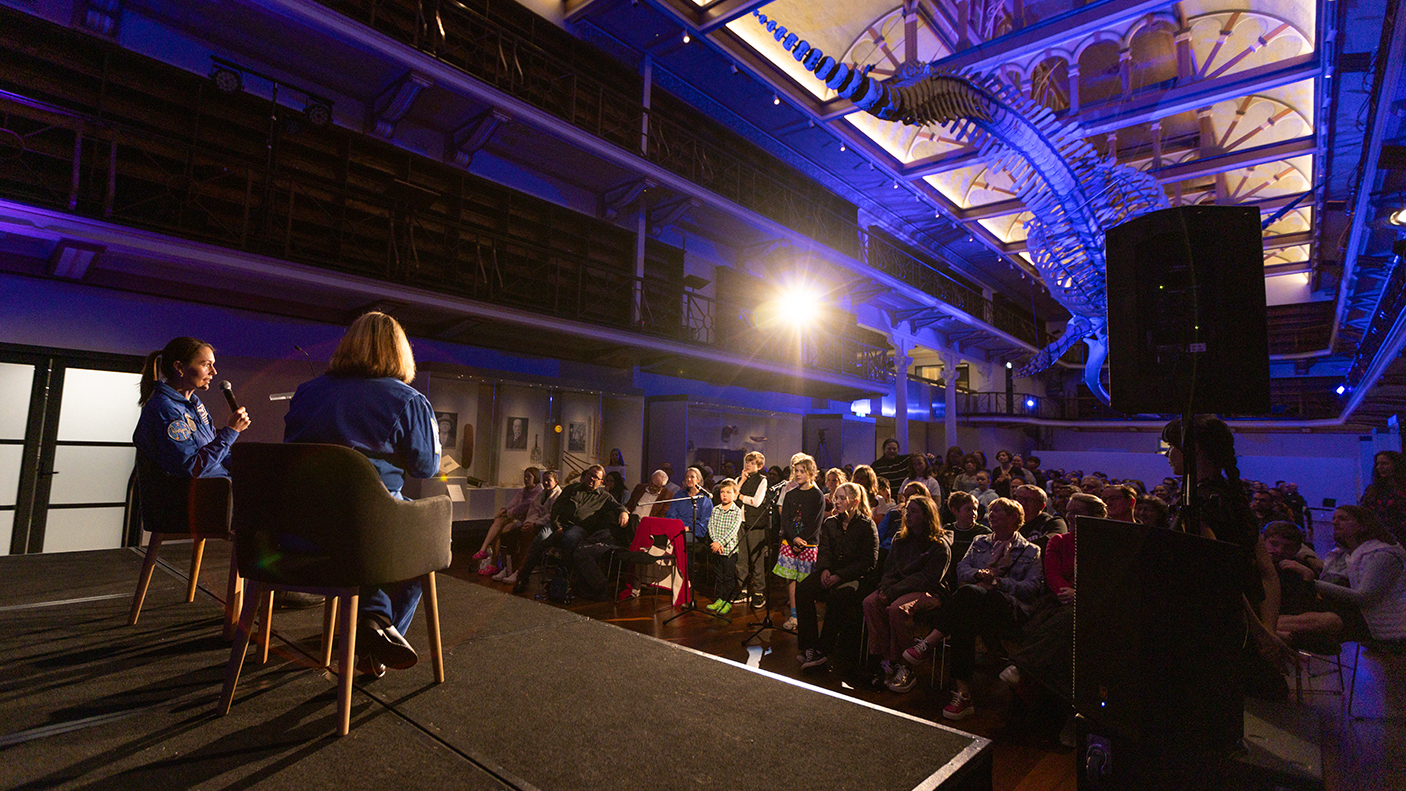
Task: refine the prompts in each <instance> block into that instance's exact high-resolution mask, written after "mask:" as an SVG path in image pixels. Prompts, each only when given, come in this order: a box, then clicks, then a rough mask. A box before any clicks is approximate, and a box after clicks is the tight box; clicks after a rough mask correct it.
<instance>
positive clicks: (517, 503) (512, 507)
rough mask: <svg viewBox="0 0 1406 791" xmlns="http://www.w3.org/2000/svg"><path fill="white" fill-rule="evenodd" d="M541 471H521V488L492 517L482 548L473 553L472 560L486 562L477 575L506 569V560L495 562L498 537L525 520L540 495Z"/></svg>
mask: <svg viewBox="0 0 1406 791" xmlns="http://www.w3.org/2000/svg"><path fill="white" fill-rule="evenodd" d="M540 476H541V471H540V470H538V469H537V468H536V467H528V468H527V469H525V470H523V471H522V488H521V489H518V490H517V493H516V494H514V495H513V499H512V500H511V501H509V502H508V504H507V506H506V507H504V508H502V509H501V510H499V511H498V514H497V515H496V516H494V517H493V524H491V525H489V526H488V535H487V536H484V539H483V546H481V547H479V548H478V551H477V552H475V553H474V560H479V561H487V562H485V563H484V564H483V567H482V568H480V569H479V570H478V573H480V574H482V575H484V576H485V577H491V576H494V575H497V574H499V573H500V572H502V571H503V569H505V568H507V567H508V565H509V563H508V561H507V560H506V559H503V560H496V561H495V559H496V558H498V555H499V549H500V547H499V540H498V538H499V536H500V535H501V534H502V533H503V531H505V530H506V531H513V530H517V529H518V528H520V527H522V523H523V521H524V520H525V519H526V518H527V512H528V510H529V509H531V508H532V501H533V500H535V499H537V498H538V497H540V496H541V494H542V486H541V484H540V483H539V477H540Z"/></svg>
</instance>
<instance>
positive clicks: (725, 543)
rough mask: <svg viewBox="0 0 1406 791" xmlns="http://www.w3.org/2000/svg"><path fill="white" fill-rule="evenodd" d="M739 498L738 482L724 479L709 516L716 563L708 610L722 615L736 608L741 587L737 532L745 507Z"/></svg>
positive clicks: (710, 544)
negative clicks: (734, 596)
mask: <svg viewBox="0 0 1406 791" xmlns="http://www.w3.org/2000/svg"><path fill="white" fill-rule="evenodd" d="M736 497H737V481H734V480H733V479H731V478H724V479H723V480H722V481H721V482H720V483H719V484H718V502H717V503H716V504H715V505H714V506H713V513H712V514H711V515H709V517H708V539H707V540H708V549H709V552H710V554H709V560H711V561H712V563H713V603H712V604H709V605H708V609H709V610H712V611H713V612H715V613H717V614H718V615H727V614H728V613H729V612H731V611H732V591H733V589H734V588H735V587H736V586H737V534H738V533H740V532H741V530H742V518H743V511H742V506H740V505H738V504H737V503H736V502H733V500H734V499H735V498H736Z"/></svg>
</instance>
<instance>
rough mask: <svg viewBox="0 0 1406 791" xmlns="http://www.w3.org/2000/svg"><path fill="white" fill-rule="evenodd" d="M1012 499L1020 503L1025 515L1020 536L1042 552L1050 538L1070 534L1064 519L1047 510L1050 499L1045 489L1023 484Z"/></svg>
mask: <svg viewBox="0 0 1406 791" xmlns="http://www.w3.org/2000/svg"><path fill="white" fill-rule="evenodd" d="M1012 499H1014V500H1015V501H1016V502H1018V503H1020V509H1021V511H1023V512H1024V514H1025V522H1024V523H1023V525H1022V527H1021V528H1020V534H1021V535H1023V536H1025V538H1026V539H1027V540H1029V541H1030V543H1032V544H1034V545H1035V546H1037V547H1039V548H1040V549H1041V550H1043V549H1044V548H1045V542H1046V541H1048V540H1049V538H1050V536H1055V535H1059V534H1061V533H1067V532H1069V526H1068V525H1067V524H1065V522H1064V519H1062V518H1060V517H1058V516H1055V515H1054V514H1052V513H1049V512H1048V511H1046V510H1045V507H1046V506H1047V505H1049V502H1050V499H1049V497H1048V496H1047V495H1046V494H1045V490H1044V489H1041V488H1040V487H1038V486H1032V485H1030V484H1028V483H1027V484H1023V485H1021V486H1017V487H1016V490H1015V497H1013V498H1012Z"/></svg>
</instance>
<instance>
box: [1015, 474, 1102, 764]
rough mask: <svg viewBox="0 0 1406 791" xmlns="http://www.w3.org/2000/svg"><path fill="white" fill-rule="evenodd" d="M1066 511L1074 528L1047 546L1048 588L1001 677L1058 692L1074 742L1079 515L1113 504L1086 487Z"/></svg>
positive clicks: (1027, 689) (1067, 737)
mask: <svg viewBox="0 0 1406 791" xmlns="http://www.w3.org/2000/svg"><path fill="white" fill-rule="evenodd" d="M1065 513H1066V514H1067V515H1068V518H1069V527H1070V530H1069V532H1067V533H1064V534H1061V535H1056V536H1050V540H1049V542H1048V543H1047V544H1046V546H1045V552H1044V553H1043V567H1044V574H1045V589H1044V591H1043V593H1042V594H1041V597H1040V599H1039V600H1038V601H1037V602H1036V604H1035V605H1034V607H1032V608H1031V612H1030V620H1029V621H1027V622H1026V623H1025V626H1024V628H1023V629H1022V634H1023V639H1022V640H1021V644H1020V647H1019V648H1018V649H1016V651H1015V652H1014V653H1013V654H1011V666H1010V667H1008V668H1007V669H1006V670H1004V671H1002V673H1001V679H1002V680H1003V681H1006V682H1008V683H1014V684H1016V685H1017V688H1018V691H1020V692H1022V693H1023V694H1022V698H1026V699H1028V698H1030V697H1032V696H1033V695H1034V694H1035V690H1034V689H1033V683H1034V682H1039V683H1040V684H1041V685H1042V686H1043V688H1044V689H1046V690H1049V692H1051V693H1053V694H1054V695H1055V696H1057V697H1058V698H1059V699H1060V701H1062V704H1061V705H1063V706H1064V707H1065V708H1066V709H1067V711H1066V716H1065V718H1064V719H1065V723H1064V730H1063V732H1062V733H1061V734H1060V741H1061V742H1062V743H1064V744H1065V745H1066V746H1073V739H1074V719H1073V718H1074V711H1073V709H1072V708H1069V706H1070V705H1071V704H1072V703H1073V701H1074V599H1075V581H1074V546H1075V541H1076V540H1077V539H1076V535H1077V533H1078V526H1079V518H1080V517H1081V516H1091V517H1096V518H1099V519H1105V518H1107V516H1108V508H1107V506H1106V505H1105V504H1104V502H1103V501H1102V500H1100V499H1099V498H1097V497H1095V496H1093V495H1091V494H1084V493H1082V492H1080V493H1079V494H1075V495H1074V496H1073V497H1071V498H1070V500H1069V504H1068V505H1067V506H1066V510H1065Z"/></svg>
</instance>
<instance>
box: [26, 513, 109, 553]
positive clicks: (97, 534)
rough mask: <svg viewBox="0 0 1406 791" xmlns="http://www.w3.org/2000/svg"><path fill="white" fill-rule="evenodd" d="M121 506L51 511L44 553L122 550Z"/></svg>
mask: <svg viewBox="0 0 1406 791" xmlns="http://www.w3.org/2000/svg"><path fill="white" fill-rule="evenodd" d="M124 510H125V509H123V507H122V506H120V505H117V506H110V507H105V508H91V507H90V508H50V509H49V515H48V517H47V520H46V526H45V528H44V552H45V553H49V552H81V551H83V550H87V549H112V548H114V547H120V546H122V514H123V512H124Z"/></svg>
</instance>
